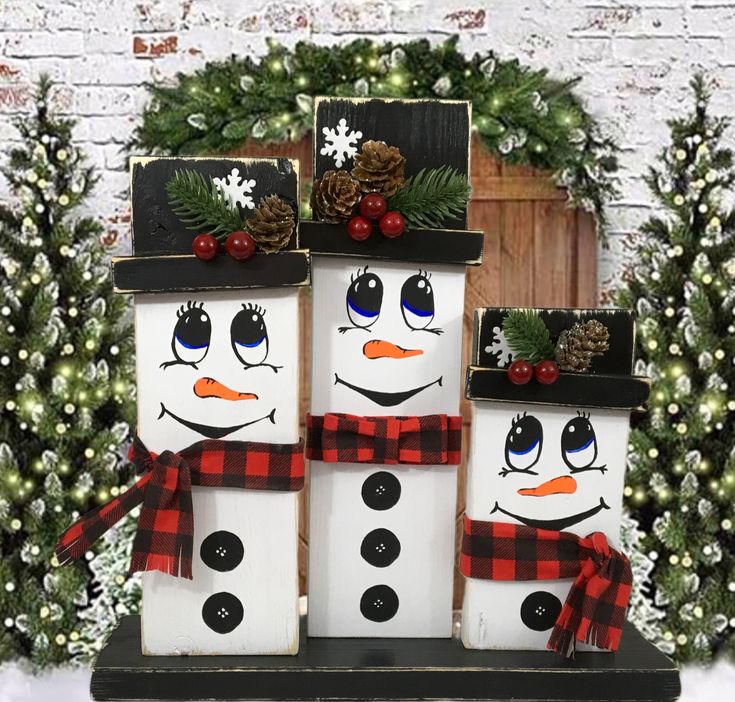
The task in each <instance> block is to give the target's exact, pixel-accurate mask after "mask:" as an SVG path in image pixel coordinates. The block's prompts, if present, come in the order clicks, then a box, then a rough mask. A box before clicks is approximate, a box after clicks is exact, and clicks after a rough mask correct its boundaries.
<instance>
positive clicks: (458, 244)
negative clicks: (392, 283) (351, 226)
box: [299, 220, 484, 266]
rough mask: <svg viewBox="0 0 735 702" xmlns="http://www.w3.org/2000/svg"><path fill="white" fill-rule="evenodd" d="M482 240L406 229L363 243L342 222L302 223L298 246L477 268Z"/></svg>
mask: <svg viewBox="0 0 735 702" xmlns="http://www.w3.org/2000/svg"><path fill="white" fill-rule="evenodd" d="M376 229H377V228H376ZM483 239H484V234H483V233H482V232H481V231H468V230H464V229H406V231H404V232H403V234H401V236H399V237H396V238H395V239H389V238H388V237H385V236H383V235H382V234H380V232H378V231H375V232H373V234H372V236H370V237H369V238H368V239H366V240H365V241H355V240H354V239H352V238H351V237H350V235H349V234H348V233H347V224H346V223H343V222H340V223H336V224H332V223H330V222H314V221H303V220H302V221H301V222H300V223H299V245H300V246H303V247H304V248H306V249H309V250H310V251H311V253H312V254H315V255H320V256H355V257H359V258H377V259H384V260H388V261H412V262H416V263H456V264H458V265H463V266H479V265H480V264H481V263H482V246H483Z"/></svg>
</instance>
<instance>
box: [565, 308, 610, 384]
mask: <svg viewBox="0 0 735 702" xmlns="http://www.w3.org/2000/svg"><path fill="white" fill-rule="evenodd" d="M609 338H610V332H608V330H607V327H606V326H605V325H604V324H603V323H602V322H598V321H597V320H596V319H590V320H588V321H587V322H584V324H583V323H581V322H577V323H576V324H575V325H574V326H573V327H572V328H571V329H566V330H565V331H563V332H562V333H561V334H559V339H558V341H557V342H556V362H557V363H558V364H559V368H560V369H561V370H563V371H569V372H572V373H586V372H587V371H588V370H589V369H590V366H591V365H592V357H593V356H602V354H603V353H605V351H607V350H608V349H609V348H610V345H609V344H608V339H609Z"/></svg>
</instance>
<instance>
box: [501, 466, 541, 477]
mask: <svg viewBox="0 0 735 702" xmlns="http://www.w3.org/2000/svg"><path fill="white" fill-rule="evenodd" d="M508 473H523V474H524V475H538V473H537V472H536V471H535V470H531V469H530V468H513V467H511V468H506V467H503V468H501V469H500V473H498V475H499V476H500V477H501V478H504V477H505V476H506V475H508Z"/></svg>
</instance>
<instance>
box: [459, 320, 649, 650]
mask: <svg viewBox="0 0 735 702" xmlns="http://www.w3.org/2000/svg"><path fill="white" fill-rule="evenodd" d="M512 313H513V312H512V311H511V310H508V309H505V308H487V309H479V310H476V311H475V329H474V339H473V365H471V366H470V367H469V369H468V372H467V386H466V396H467V397H468V399H470V400H472V408H473V423H472V431H471V448H470V454H469V462H468V478H467V507H466V515H465V533H466V535H465V539H464V540H463V546H462V551H463V553H462V557H461V566H462V571H463V573H465V575H467V574H468V572H469V571H470V565H469V564H470V561H471V558H470V555H469V553H470V550H471V548H470V547H468V544H469V543H470V542H471V539H470V538H469V537H468V534H469V532H470V531H473V532H476V529H475V528H473V529H472V530H471V529H470V527H469V526H468V525H469V524H471V523H472V522H477V523H487V522H493V523H498V522H502V523H509V524H519V525H524V526H527V527H534V528H536V529H540V530H546V531H547V532H571V533H572V534H577V535H580V536H587V535H589V534H591V533H592V532H601V533H602V534H604V535H605V537H606V540H607V543H608V544H609V546H610V547H612V548H613V549H617V548H619V531H620V522H621V511H622V497H623V483H624V475H625V466H626V458H627V450H628V428H629V422H630V414H631V412H632V411H641V410H643V405H644V403H645V401H646V399H647V397H648V382H647V380H648V379H646V378H640V377H634V376H632V375H631V372H632V364H633V349H634V321H633V316H632V313H630V312H629V311H627V310H614V309H593V310H577V309H575V310H570V309H562V310H535V311H530V312H529V314H531V315H534V316H535V317H536V318H537V319H539V320H540V321H541V322H542V323H543V326H545V327H546V329H547V330H548V336H549V340H550V341H551V344H552V348H553V347H554V345H555V346H556V349H555V352H556V356H557V359H558V360H559V361H560V365H561V366H562V371H561V373H560V375H559V378H558V380H557V381H556V382H553V383H551V384H543V383H541V382H538V380H536V379H533V378H532V379H531V380H530V381H528V382H527V383H526V384H514V383H513V382H511V380H510V379H509V374H508V368H509V367H510V365H511V363H513V362H514V361H517V360H518V359H519V353H518V351H517V349H514V348H513V343H512V342H511V341H509V339H511V340H514V339H512V336H511V330H509V328H508V323H507V318H508V315H509V314H512ZM598 323H599V325H602V326H599V325H598ZM504 324H505V326H504ZM590 324H592V325H597V326H594V327H590V326H586V325H590ZM575 325H576V326H575ZM603 328H604V331H602V330H603ZM592 331H594V332H595V333H596V334H598V338H597V339H593V340H592V341H590V343H589V344H587V345H585V344H578V343H577V341H585V333H586V332H590V333H592ZM603 337H604V339H603ZM560 338H561V341H560ZM564 340H566V343H565V341H564ZM587 340H588V341H589V339H587ZM515 341H517V340H515ZM594 344H598V346H596V347H595V346H594ZM562 348H563V349H566V351H568V352H570V353H571V358H570V357H569V353H567V355H566V356H564V351H563V350H562ZM593 348H594V349H595V351H594V352H593V353H590V354H587V350H588V349H593ZM575 354H577V355H576V356H575ZM521 357H522V356H521ZM565 363H566V365H565ZM575 364H576V368H574V369H573V368H572V366H575ZM585 365H586V366H587V367H584V366H585ZM575 370H576V371H577V372H575ZM468 520H471V521H468ZM515 543H516V546H515V548H511V551H510V553H514V554H515V557H516V558H518V559H521V560H523V559H525V558H528V559H529V560H530V561H531V562H533V563H534V567H535V564H536V561H535V560H534V558H535V556H534V555H529V553H528V551H527V543H524V544H522V545H519V544H520V543H521V542H520V541H516V542H515ZM487 548H488V547H486V549H487ZM494 553H495V552H494ZM505 553H506V554H507V553H508V551H507V550H506V551H505ZM533 553H535V551H534V552H533ZM475 555H477V554H475ZM479 556H480V558H478V559H477V560H476V561H475V562H474V564H473V567H474V568H475V569H476V571H475V572H477V573H479V572H481V571H483V566H480V565H479V563H480V560H481V558H483V557H489V553H487V552H486V553H484V554H482V553H480V554H479ZM506 557H510V556H508V555H506ZM546 557H547V558H550V556H548V554H547V556H546ZM492 567H493V568H494V570H493V572H499V570H500V569H502V567H501V566H499V565H498V562H497V561H496V562H495V563H493V566H492ZM503 567H506V568H508V567H510V566H508V565H507V563H506V564H505V565H504V566H503ZM514 567H516V568H520V567H521V566H519V565H518V562H516V563H515V565H514ZM484 575H487V569H485V570H484ZM572 582H573V579H572V578H555V579H543V578H542V579H539V580H518V581H515V580H497V579H496V580H493V579H487V578H485V577H484V576H483V577H467V578H466V582H465V597H464V604H463V609H462V642H463V643H464V645H465V646H466V647H468V648H480V649H487V648H507V649H546V648H547V642H548V641H549V640H550V633H551V631H552V629H553V628H554V626H555V624H556V622H557V619H558V618H559V615H560V613H561V612H562V606H563V603H564V602H565V600H566V598H567V595H568V593H569V591H570V587H571V585H572ZM578 648H580V649H584V648H591V646H587V645H586V644H584V643H582V644H579V645H578ZM595 650H597V649H595Z"/></svg>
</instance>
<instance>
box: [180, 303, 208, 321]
mask: <svg viewBox="0 0 735 702" xmlns="http://www.w3.org/2000/svg"><path fill="white" fill-rule="evenodd" d="M203 308H204V303H203V302H197V301H196V300H187V301H186V307H184V305H181V307H179V309H178V310H177V311H176V316H177V317H181V315H182V314H184V312H188V311H189V310H201V309H203Z"/></svg>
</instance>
